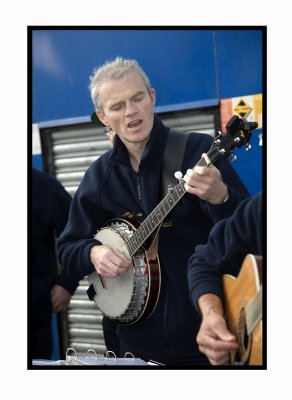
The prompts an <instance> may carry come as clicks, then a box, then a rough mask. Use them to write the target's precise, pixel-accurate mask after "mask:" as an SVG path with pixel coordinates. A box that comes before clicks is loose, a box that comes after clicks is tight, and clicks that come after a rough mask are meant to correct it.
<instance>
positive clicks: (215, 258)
mask: <svg viewBox="0 0 292 400" xmlns="http://www.w3.org/2000/svg"><path fill="white" fill-rule="evenodd" d="M248 253H251V254H257V255H261V254H262V194H261V192H259V193H258V194H257V195H255V196H254V197H249V198H247V199H246V200H244V201H242V202H241V203H240V205H239V206H238V207H237V209H236V210H235V212H234V214H233V215H232V216H231V217H229V218H226V219H223V220H221V221H219V222H218V223H217V224H215V226H214V227H213V228H212V230H211V232H210V235H209V239H208V242H207V244H205V245H198V246H197V247H196V249H195V252H194V254H193V255H192V256H191V257H190V259H189V264H188V284H189V293H190V298H191V301H192V303H193V304H194V306H195V307H197V301H198V299H199V297H200V296H201V295H203V294H205V293H214V294H216V295H218V296H219V297H220V298H221V299H222V290H221V278H222V275H223V274H231V275H233V276H237V275H238V273H239V271H240V268H241V265H242V262H243V260H244V258H245V256H246V255H247V254H248Z"/></svg>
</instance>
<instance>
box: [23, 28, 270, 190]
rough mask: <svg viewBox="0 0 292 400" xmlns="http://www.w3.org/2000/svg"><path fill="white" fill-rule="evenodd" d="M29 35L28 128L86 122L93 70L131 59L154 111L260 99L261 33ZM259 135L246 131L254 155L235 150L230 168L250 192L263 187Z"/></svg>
mask: <svg viewBox="0 0 292 400" xmlns="http://www.w3.org/2000/svg"><path fill="white" fill-rule="evenodd" d="M30 32H31V33H32V72H33V75H32V86H33V87H32V89H33V91H32V111H33V112H32V120H33V122H35V123H39V122H44V121H51V120H60V119H67V118H78V117H88V118H89V115H90V114H91V112H92V111H93V105H92V102H91V99H90V95H89V90H88V85H89V77H90V75H91V74H92V72H93V70H94V68H95V67H97V66H99V65H100V64H103V63H104V62H105V61H106V60H107V59H113V58H115V57H116V56H122V57H126V58H135V59H137V61H138V62H139V63H140V64H141V66H142V67H143V68H144V69H145V71H146V73H147V74H148V76H149V78H150V81H151V83H152V85H153V87H154V88H155V89H156V94H157V101H156V107H157V109H159V108H161V107H163V108H164V110H167V109H168V107H169V108H171V106H172V107H174V105H181V104H182V103H188V102H199V103H200V102H206V101H207V103H208V101H209V102H210V101H211V103H212V102H213V104H214V103H215V104H218V101H219V99H224V98H231V97H237V96H244V95H250V94H257V93H263V87H262V82H263V59H262V56H263V48H262V47H263V30H262V28H258V29H257V28H242V29H227V28H225V29H215V30H212V29H187V28H184V29H181V28H176V29H159V30H158V29H139V28H135V29H122V28H120V29H100V30H98V29H95V30H90V29H63V30H60V29H56V30H54V29H50V30H44V29H41V30H38V29H31V31H30ZM174 108H175V107H174ZM259 133H260V131H259V130H257V131H256V132H254V133H253V137H252V144H253V150H252V151H251V152H250V153H248V154H245V153H244V152H243V151H242V149H240V150H239V152H240V154H239V155H238V161H237V162H236V163H235V164H234V168H235V169H236V170H237V172H238V173H239V175H240V176H241V178H242V179H243V181H244V183H245V184H246V185H247V187H248V189H249V190H250V192H251V194H254V193H256V192H257V191H259V190H261V188H262V148H259V146H258V134H259ZM243 153H244V154H243Z"/></svg>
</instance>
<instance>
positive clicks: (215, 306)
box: [197, 294, 238, 365]
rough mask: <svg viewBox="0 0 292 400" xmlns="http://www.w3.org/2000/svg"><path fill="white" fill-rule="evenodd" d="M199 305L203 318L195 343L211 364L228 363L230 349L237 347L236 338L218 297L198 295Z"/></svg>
mask: <svg viewBox="0 0 292 400" xmlns="http://www.w3.org/2000/svg"><path fill="white" fill-rule="evenodd" d="M199 306H200V309H201V311H202V314H203V320H202V323H201V327H200V330H199V333H198V335H197V343H198V345H199V350H200V351H201V352H202V353H204V354H205V355H206V356H207V357H208V359H209V361H210V363H211V364H212V365H224V364H228V363H229V360H230V351H231V350H234V349H236V348H237V347H238V345H237V343H236V338H235V337H234V336H233V335H232V334H231V333H230V332H229V330H228V329H227V325H226V322H225V319H224V318H223V310H222V305H221V301H220V299H219V297H217V296H215V295H213V294H206V295H203V296H201V297H200V299H199Z"/></svg>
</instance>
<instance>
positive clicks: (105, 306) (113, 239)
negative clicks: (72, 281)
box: [88, 227, 134, 318]
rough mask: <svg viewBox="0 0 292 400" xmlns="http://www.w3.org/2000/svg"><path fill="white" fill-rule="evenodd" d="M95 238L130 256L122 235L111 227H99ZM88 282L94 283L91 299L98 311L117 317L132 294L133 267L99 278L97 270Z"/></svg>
mask: <svg viewBox="0 0 292 400" xmlns="http://www.w3.org/2000/svg"><path fill="white" fill-rule="evenodd" d="M95 239H97V240H99V241H100V242H101V243H102V244H104V245H106V246H109V247H112V248H114V249H117V250H120V251H121V252H122V253H124V254H125V255H126V256H127V257H128V258H130V255H129V252H128V249H127V247H126V245H125V241H124V239H123V238H122V236H121V235H120V234H119V233H118V232H117V231H115V230H114V229H113V228H111V227H105V228H103V229H101V230H100V231H99V232H98V233H97V234H96V235H95ZM88 282H89V283H90V284H93V285H94V288H95V291H96V295H95V296H94V298H93V301H94V302H95V303H96V305H97V306H98V308H99V309H100V311H101V312H102V313H104V314H106V315H107V316H109V317H110V318H117V317H118V316H120V315H121V314H122V313H123V312H124V310H125V309H127V308H128V306H129V304H130V302H131V299H132V296H133V283H134V278H133V268H129V269H128V270H127V271H126V272H125V273H123V274H120V275H118V276H116V277H115V278H107V277H102V279H101V278H100V276H99V274H98V273H97V272H93V273H92V274H90V275H89V276H88Z"/></svg>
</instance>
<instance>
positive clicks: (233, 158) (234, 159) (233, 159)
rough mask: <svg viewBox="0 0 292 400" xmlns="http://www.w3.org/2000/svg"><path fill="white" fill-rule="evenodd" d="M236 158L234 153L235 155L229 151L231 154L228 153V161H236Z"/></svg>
mask: <svg viewBox="0 0 292 400" xmlns="http://www.w3.org/2000/svg"><path fill="white" fill-rule="evenodd" d="M236 160H237V157H236V155H235V154H234V153H231V154H230V161H231V162H234V161H236Z"/></svg>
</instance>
